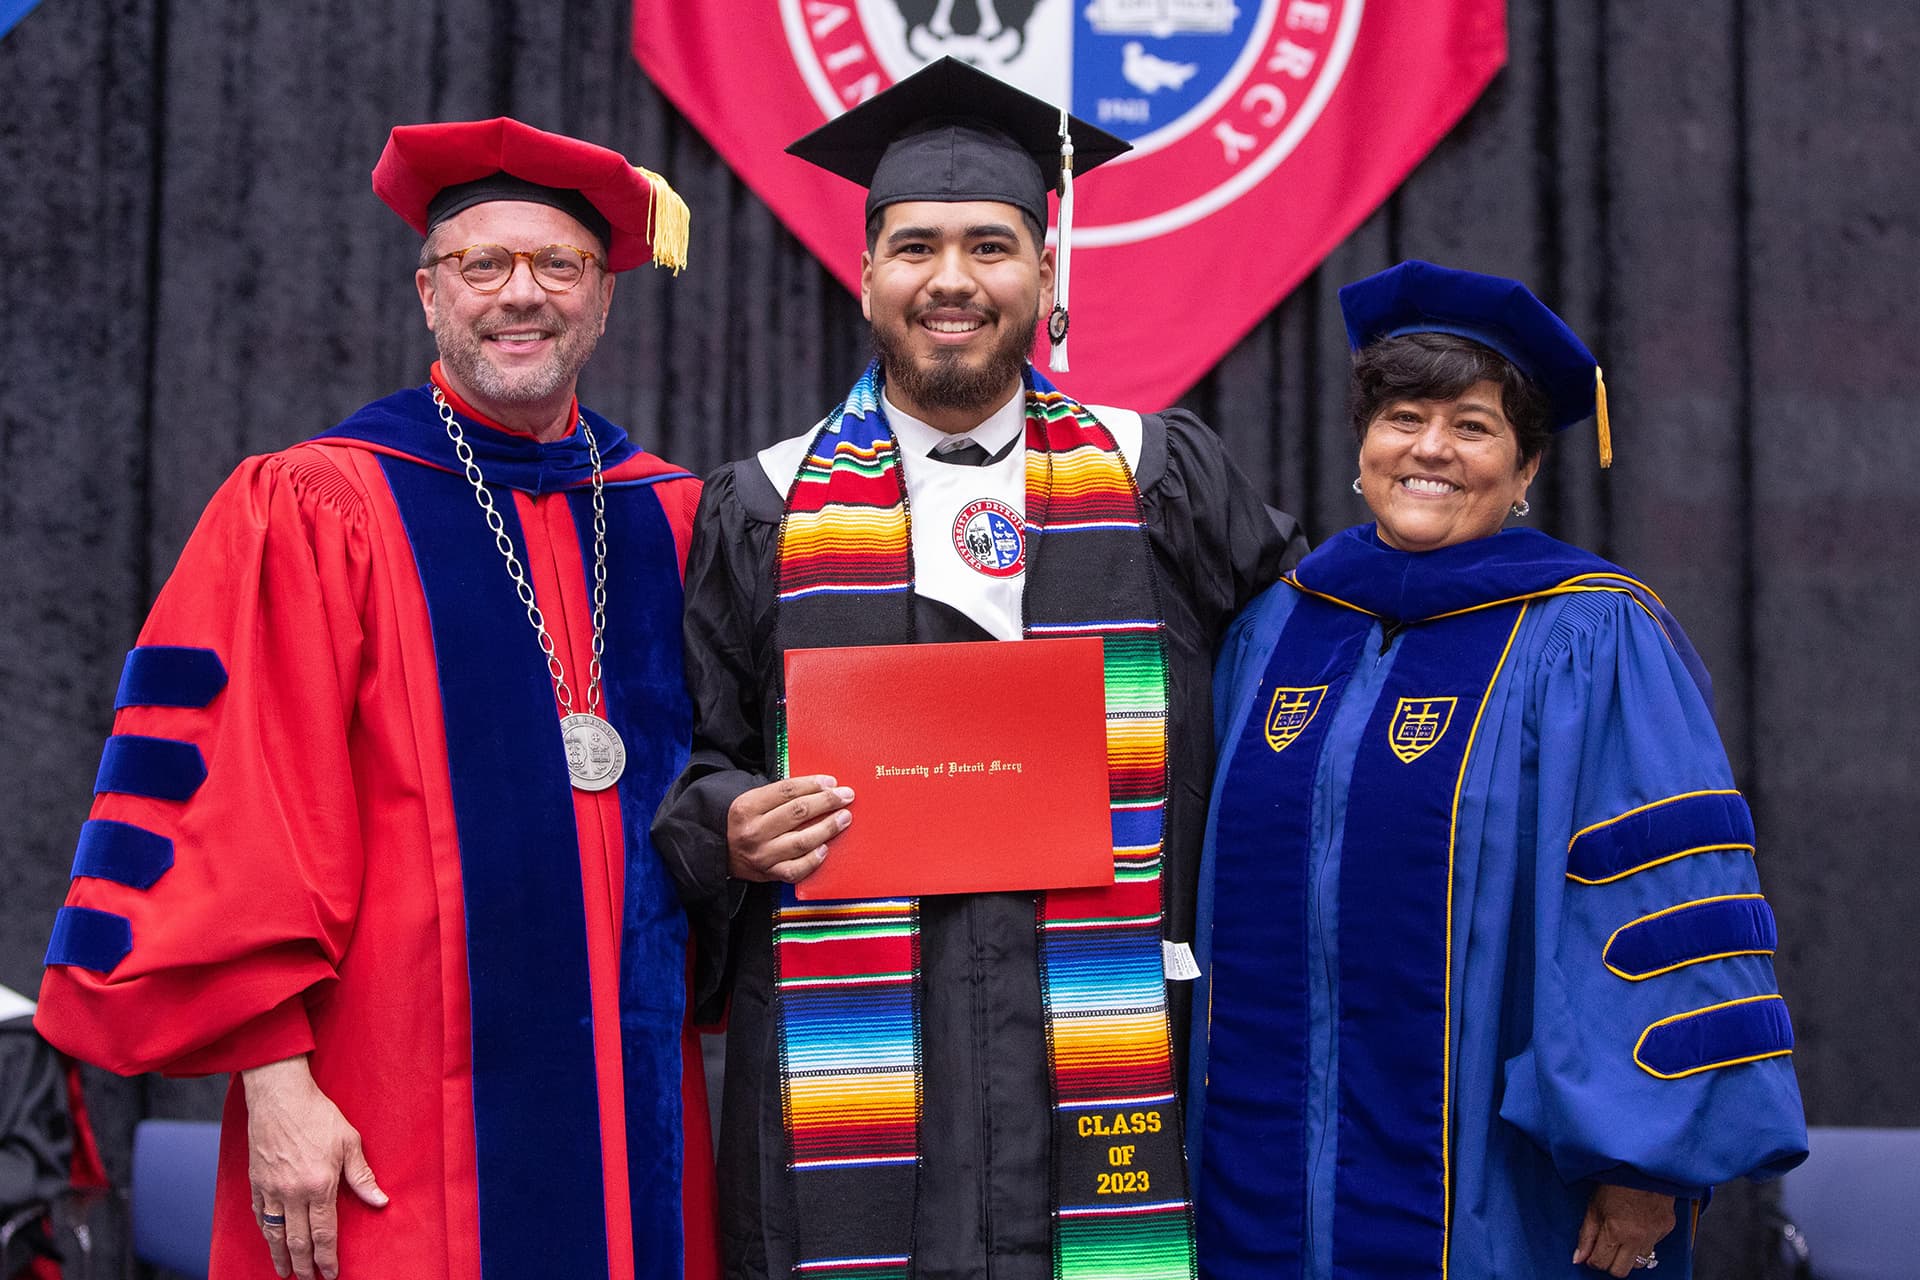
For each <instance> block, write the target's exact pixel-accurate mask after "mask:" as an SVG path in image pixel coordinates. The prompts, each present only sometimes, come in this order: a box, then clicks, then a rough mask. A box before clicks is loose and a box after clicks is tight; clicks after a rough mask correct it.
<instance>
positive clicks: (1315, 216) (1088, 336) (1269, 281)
mask: <svg viewBox="0 0 1920 1280" xmlns="http://www.w3.org/2000/svg"><path fill="white" fill-rule="evenodd" d="M633 32H634V35H633V45H634V54H635V56H636V57H637V58H638V59H639V61H640V65H641V67H642V68H643V69H644V70H645V71H646V73H647V75H648V76H650V77H651V78H652V79H653V80H654V82H655V83H656V84H658V85H659V86H660V88H661V89H662V90H664V91H665V92H666V93H667V95H668V96H669V97H670V98H672V99H673V101H674V103H675V104H676V105H677V106H678V107H679V108H680V110H681V111H682V112H684V113H685V114H686V115H687V117H688V118H689V119H690V120H691V121H692V122H693V124H694V125H695V126H696V127H697V128H698V129H699V130H700V131H701V132H702V133H703V134H704V135H705V136H706V138H707V139H708V141H709V142H711V143H712V144H713V146H714V147H715V149H717V150H718V151H719V152H720V154H721V155H722V156H724V157H725V158H726V160H727V162H728V163H729V164H730V165H732V166H733V168H734V170H735V172H737V173H738V174H739V175H740V176H741V177H742V178H743V179H744V180H745V181H746V183H747V185H748V186H750V187H752V188H753V190H754V191H755V192H756V193H758V194H759V196H760V197H761V198H762V199H763V200H765V201H766V202H767V204H768V205H769V206H771V207H772V209H773V211H774V213H775V214H776V215H778V216H779V218H780V219H781V220H782V221H783V222H785V223H786V225H787V226H788V227H789V228H790V229H791V230H792V231H793V233H794V234H795V235H797V236H798V237H799V238H800V240H801V241H802V242H803V243H804V244H806V246H807V247H808V248H809V249H811V250H812V251H813V252H814V253H815V254H816V255H818V256H819V258H820V260H821V261H822V262H824V263H825V264H826V265H827V267H828V269H829V270H831V271H832V272H833V273H834V275H836V276H837V277H839V279H840V280H841V281H843V282H844V283H845V284H846V285H847V287H848V288H850V289H854V290H856V291H857V290H858V287H859V277H860V253H861V250H862V249H864V248H865V240H864V236H863V226H862V219H861V207H862V201H863V199H864V198H865V192H864V191H862V190H861V189H860V188H859V187H857V186H855V185H854V184H853V183H851V182H847V181H845V180H844V179H841V178H838V177H835V176H833V175H832V174H829V173H826V172H824V171H823V170H820V169H817V168H815V167H813V166H812V165H810V164H807V163H805V162H804V161H801V160H799V159H796V158H794V157H792V156H789V155H786V154H785V153H784V148H785V147H786V146H787V144H788V143H790V142H792V141H793V140H794V139H795V138H798V137H799V136H800V135H801V134H803V133H805V132H807V131H808V130H810V129H813V128H815V127H816V126H818V125H820V124H822V123H823V122H825V121H826V120H828V119H830V118H832V117H834V116H837V115H839V114H840V113H841V112H843V111H845V110H846V109H847V108H848V107H850V106H853V105H855V104H857V103H859V102H861V101H864V100H865V99H867V98H869V97H871V96H872V95H873V94H875V93H878V92H879V91H880V90H881V89H883V88H885V87H887V86H888V85H890V84H892V83H894V82H895V81H897V80H899V79H902V78H903V77H905V76H907V75H909V74H911V73H912V72H914V71H916V70H918V69H919V68H920V67H922V66H924V65H925V64H926V63H928V62H931V61H933V60H935V59H937V58H940V57H942V56H945V55H953V56H955V57H958V58H961V59H963V60H965V61H967V62H971V63H973V64H974V65H975V66H977V67H979V68H980V69H982V70H984V71H987V72H990V73H992V74H993V75H996V76H999V77H1000V78H1001V79H1003V80H1006V81H1008V82H1009V83H1011V84H1014V85H1016V86H1018V87H1019V88H1022V89H1025V90H1026V91H1027V92H1029V93H1032V94H1035V95H1036V96H1039V97H1042V98H1045V99H1046V100H1048V101H1049V102H1053V103H1055V104H1058V105H1060V106H1063V107H1066V108H1068V109H1069V110H1071V111H1072V112H1073V114H1074V115H1076V116H1079V117H1081V118H1082V119H1085V120H1088V121H1091V122H1092V123H1094V124H1097V125H1099V126H1101V127H1102V128H1104V129H1106V130H1108V131H1109V132H1111V133H1115V134H1118V135H1119V136H1121V137H1122V138H1125V139H1126V140H1127V141H1129V142H1131V143H1132V144H1133V148H1134V149H1133V151H1132V152H1131V153H1129V154H1127V155H1125V156H1122V157H1120V158H1119V159H1118V160H1116V161H1113V162H1110V163H1108V164H1106V165H1104V166H1102V167H1101V169H1100V170H1099V171H1098V172H1097V173H1091V174H1088V175H1087V180H1086V181H1085V182H1084V183H1080V184H1076V187H1075V196H1074V200H1075V210H1074V223H1073V235H1072V248H1073V284H1072V288H1073V330H1072V332H1073V343H1072V347H1073V357H1072V365H1073V368H1072V372H1071V373H1069V374H1066V375H1063V376H1062V377H1061V378H1060V379H1059V381H1060V382H1061V384H1062V386H1063V388H1064V389H1065V390H1067V391H1069V392H1071V393H1072V394H1074V395H1075V396H1077V397H1078V398H1080V399H1082V400H1090V401H1096V402H1100V403H1107V404H1130V405H1136V406H1139V407H1141V408H1157V407H1160V406H1162V405H1165V404H1168V403H1171V402H1172V401H1173V400H1174V399H1175V398H1176V397H1177V396H1179V395H1180V394H1181V393H1182V392H1184V391H1185V390H1186V389H1187V388H1188V387H1190V386H1192V385H1193V383H1194V382H1195V381H1196V380H1198V379H1199V378H1200V377H1201V376H1203V375H1204V374H1205V373H1206V372H1207V370H1208V369H1210V368H1212V367H1213V365H1214V364H1215V362H1217V361H1218V360H1219V359H1220V357H1221V356H1223V355H1224V354H1226V352H1227V350H1228V349H1229V348H1230V347H1232V345H1233V344H1234V343H1235V342H1237V341H1238V340H1239V339H1240V338H1241V337H1243V336H1244V335H1245V334H1246V332H1247V331H1248V330H1249V329H1251V328H1252V327H1253V326H1254V325H1255V324H1257V323H1259V321H1260V320H1261V318H1262V317H1264V316H1265V315H1266V314H1267V312H1269V311H1270V310H1272V309H1273V307H1274V306H1275V305H1276V304H1278V303H1279V301H1280V300H1281V299H1282V298H1283V297H1285V296H1286V295H1287V293H1288V291H1290V290H1291V289H1292V288H1293V287H1294V286H1295V285H1297V284H1299V283H1300V281H1301V280H1302V279H1304V278H1305V277H1306V276H1307V274H1308V273H1309V272H1311V271H1312V270H1313V269H1314V267H1315V266H1317V265H1318V264H1319V263H1320V261H1321V259H1322V258H1324V257H1325V256H1326V255H1327V254H1328V253H1329V252H1330V251H1331V250H1332V249H1333V248H1334V247H1335V246H1336V245H1338V244H1339V243H1340V241H1341V240H1342V239H1344V238H1345V237H1346V236H1347V235H1348V234H1349V233H1350V232H1351V231H1352V230H1353V229H1354V228H1355V227H1357V226H1358V225H1359V224H1360V223H1361V222H1362V221H1363V220H1364V219H1365V218H1366V217H1367V215H1368V214H1370V213H1371V212H1373V210H1374V209H1376V208H1378V207H1379V205H1380V203H1381V202H1382V201H1383V200H1385V199H1386V197H1387V196H1388V195H1389V194H1390V193H1391V192H1392V191H1393V189H1394V188H1395V187H1396V186H1398V185H1399V183H1400V182H1401V181H1402V180H1403V179H1404V178H1405V177H1406V176H1407V174H1408V173H1409V172H1411V171H1412V169H1413V167H1414V165H1416V164H1417V163H1419V161H1420V159H1421V158H1422V157H1423V156H1425V155H1426V154H1427V152H1428V151H1429V150H1430V149H1431V148H1432V147H1433V145H1434V144H1435V143H1436V142H1438V141H1439V139H1440V138H1441V137H1442V136H1443V135H1444V134H1445V133H1446V131H1447V130H1448V129H1450V128H1451V127H1452V126H1453V125H1454V123H1455V122H1456V121H1458V120H1459V118H1460V117H1461V115H1462V114H1464V113H1465V111H1466V110H1467V108H1468V107H1469V106H1470V105H1472V103H1473V102H1474V100H1475V99H1476V98H1478V97H1479V96H1480V93H1481V91H1482V90H1483V89H1484V88H1485V87H1486V85H1487V83H1488V81H1490V80H1491V79H1492V77H1493V75H1494V73H1495V72H1496V71H1497V70H1498V69H1499V68H1500V66H1501V64H1502V63H1503V62H1504V61H1505V58H1506V13H1505V4H1504V0H834V2H832V3H829V2H827V0H765V2H764V3H755V4H740V3H738V2H737V0H634V22H633ZM954 106H955V110H956V113H957V114H964V112H965V106H966V104H965V103H955V104H954ZM1043 309H1044V308H1043ZM1040 361H1041V363H1042V365H1043V367H1044V364H1045V355H1044V351H1043V353H1042V355H1041V357H1040Z"/></svg>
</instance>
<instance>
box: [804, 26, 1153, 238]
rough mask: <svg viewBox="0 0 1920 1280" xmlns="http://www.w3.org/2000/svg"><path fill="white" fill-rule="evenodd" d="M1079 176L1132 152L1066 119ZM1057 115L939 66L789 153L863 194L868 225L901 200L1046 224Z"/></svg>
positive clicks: (963, 71) (990, 79)
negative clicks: (1015, 211)
mask: <svg viewBox="0 0 1920 1280" xmlns="http://www.w3.org/2000/svg"><path fill="white" fill-rule="evenodd" d="M1068 128H1069V130H1070V132H1071V135H1072V139H1073V151H1072V155H1073V168H1074V171H1075V172H1076V173H1085V172H1086V171H1087V170H1089V169H1092V168H1095V167H1096V166H1098V165H1101V164H1104V163H1105V162H1106V161H1108V160H1111V159H1113V158H1114V157H1115V156H1118V155H1121V154H1124V153H1125V152H1127V151H1129V150H1131V149H1132V144H1131V143H1128V142H1125V141H1123V140H1121V139H1119V138H1116V137H1114V136H1113V135H1112V134H1110V133H1108V132H1107V131H1106V130H1104V129H1100V128H1096V127H1095V126H1093V125H1090V124H1088V123H1087V122H1086V121H1084V120H1080V119H1077V118H1073V117H1069V118H1068ZM1060 151H1061V143H1060V108H1059V107H1056V106H1052V105H1050V104H1048V103H1046V102H1044V101H1042V100H1041V99H1039V98H1036V97H1034V96H1033V95H1032V94H1030V93H1025V92H1023V91H1021V90H1019V89H1016V88H1014V87H1013V86H1012V85H1010V84H1008V83H1007V82H1006V81H1004V80H1000V79H997V78H996V77H994V76H991V75H988V74H987V73H986V72H984V71H981V70H979V69H977V68H975V67H972V66H969V65H968V64H966V63H964V62H961V61H960V60H959V59H957V58H942V59H940V60H939V61H938V62H932V63H929V64H927V65H926V66H925V67H922V68H921V69H920V70H918V71H916V72H914V73H913V74H912V75H910V76H908V77H907V78H906V79H904V80H901V81H899V82H898V83H897V84H894V85H892V86H891V87H889V88H887V89H885V90H883V91H881V92H880V93H877V94H875V95H874V96H873V97H871V98H869V99H867V100H866V101H865V102H863V103H861V104H860V105H859V106H857V107H854V108H853V109H852V110H850V111H847V112H846V113H845V114H843V115H841V116H839V117H838V118H837V119H833V120H829V121H828V122H827V123H825V124H823V125H821V126H820V127H819V128H818V129H815V130H814V131H813V132H812V133H809V134H807V135H806V136H805V137H803V138H801V139H800V140H799V141H798V142H795V143H794V144H793V145H792V146H790V147H788V148H787V152H788V154H790V155H795V156H798V157H800V158H801V159H802V160H805V161H807V162H808V163H810V164H816V165H819V166H820V167H821V168H822V169H825V170H827V171H828V172H830V173H837V174H839V175H840V176H841V177H843V178H846V179H848V180H849V181H852V182H857V183H859V184H860V185H861V186H863V187H865V188H867V216H868V217H869V218H871V217H872V216H873V212H874V210H876V209H881V208H884V207H886V206H887V205H890V204H899V203H900V202H902V201H905V200H935V201H939V202H942V203H954V202H957V201H961V200H998V201H1002V202H1004V203H1006V204H1010V205H1013V206H1015V207H1016V208H1019V209H1022V210H1024V211H1026V212H1027V213H1029V214H1032V215H1033V218H1034V220H1035V221H1036V222H1038V223H1039V224H1040V225H1041V226H1045V225H1046V223H1047V192H1049V191H1057V190H1059V189H1060V185H1061V179H1060V169H1061V165H1060Z"/></svg>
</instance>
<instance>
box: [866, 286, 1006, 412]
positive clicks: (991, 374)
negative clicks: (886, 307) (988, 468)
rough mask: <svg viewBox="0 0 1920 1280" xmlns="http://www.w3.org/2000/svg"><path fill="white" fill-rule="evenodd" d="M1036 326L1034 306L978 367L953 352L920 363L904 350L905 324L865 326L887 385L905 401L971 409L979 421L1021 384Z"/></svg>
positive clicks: (930, 406)
mask: <svg viewBox="0 0 1920 1280" xmlns="http://www.w3.org/2000/svg"><path fill="white" fill-rule="evenodd" d="M1039 322H1040V312H1039V308H1038V306H1037V305H1036V307H1035V309H1034V313H1033V315H1032V316H1031V317H1029V319H1028V321H1027V324H1026V326H1025V328H1022V327H1020V326H1018V325H1016V326H1014V327H1013V328H1012V329H1009V330H1008V331H1007V333H1006V336H1005V337H1004V338H1002V339H1001V341H1000V343H999V345H998V346H996V347H994V348H993V349H992V350H990V351H989V352H987V357H986V359H984V360H982V361H981V362H980V363H979V364H977V365H969V364H966V363H965V362H964V361H963V359H962V357H961V354H960V353H959V352H957V351H953V352H943V353H941V354H940V355H939V356H937V357H936V358H935V359H934V361H933V362H932V363H931V364H922V363H921V362H920V361H919V360H917V359H915V358H914V356H913V354H912V353H911V352H910V351H908V350H907V345H906V340H905V337H904V336H903V335H902V334H901V333H900V331H899V329H904V327H905V322H904V321H903V322H902V324H901V325H900V326H899V329H896V328H895V327H892V326H888V325H879V324H876V325H872V326H870V328H871V330H872V333H873V351H874V354H875V355H877V356H879V357H880V367H881V368H882V369H884V370H885V371H886V375H887V385H889V386H891V387H893V388H895V389H896V390H897V391H898V392H899V393H900V395H901V396H902V397H903V398H904V399H908V400H911V401H913V403H914V404H916V405H918V406H920V407H921V408H923V409H952V410H955V411H973V412H977V413H979V414H980V415H981V416H982V417H983V418H984V417H985V416H986V415H987V414H989V413H991V412H993V410H995V409H997V408H999V407H1000V404H1001V402H1002V401H1004V400H1005V399H1006V398H1007V388H1008V387H1009V386H1012V385H1013V384H1015V383H1017V382H1019V381H1020V373H1021V370H1023V369H1025V368H1026V364H1027V352H1028V351H1029V350H1030V349H1031V348H1032V346H1033V330H1034V326H1035V325H1037V324H1039Z"/></svg>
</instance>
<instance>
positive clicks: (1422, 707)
mask: <svg viewBox="0 0 1920 1280" xmlns="http://www.w3.org/2000/svg"><path fill="white" fill-rule="evenodd" d="M1459 703H1460V699H1458V698H1402V699H1400V705H1399V706H1397V707H1395V708H1394V709H1393V720H1392V721H1391V722H1390V723H1389V724H1388V725H1387V745H1388V746H1389V747H1392V748H1393V754H1395V755H1396V756H1399V757H1400V763H1402V764H1412V763H1413V762H1414V761H1415V760H1418V759H1419V758H1420V757H1421V756H1423V755H1425V754H1427V752H1429V751H1431V750H1433V748H1434V747H1435V746H1437V745H1438V744H1439V742H1440V739H1442V738H1444V737H1446V736H1447V726H1449V725H1451V724H1452V723H1453V709H1454V708H1455V707H1456V706H1458V705H1459Z"/></svg>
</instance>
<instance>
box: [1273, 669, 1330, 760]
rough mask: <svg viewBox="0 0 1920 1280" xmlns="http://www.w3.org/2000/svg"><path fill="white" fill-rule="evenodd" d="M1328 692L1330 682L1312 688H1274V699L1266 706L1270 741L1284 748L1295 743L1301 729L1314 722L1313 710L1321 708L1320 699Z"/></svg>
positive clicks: (1278, 747)
mask: <svg viewBox="0 0 1920 1280" xmlns="http://www.w3.org/2000/svg"><path fill="white" fill-rule="evenodd" d="M1326 696H1327V686H1325V685H1323V684H1319V685H1315V686H1314V687H1313V688H1311V689H1275V690H1274V691H1273V702H1272V704H1271V705H1269V706H1268V707H1267V745H1268V746H1270V747H1272V748H1273V749H1274V750H1275V751H1285V750H1286V749H1287V748H1288V747H1290V746H1292V745H1293V740H1294V739H1295V738H1297V737H1299V736H1300V733H1301V731H1302V730H1304V729H1305V728H1306V727H1307V725H1309V724H1310V723H1312V721H1313V716H1314V713H1315V712H1316V711H1318V710H1320V702H1321V700H1322V699H1324V698H1325V697H1326Z"/></svg>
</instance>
